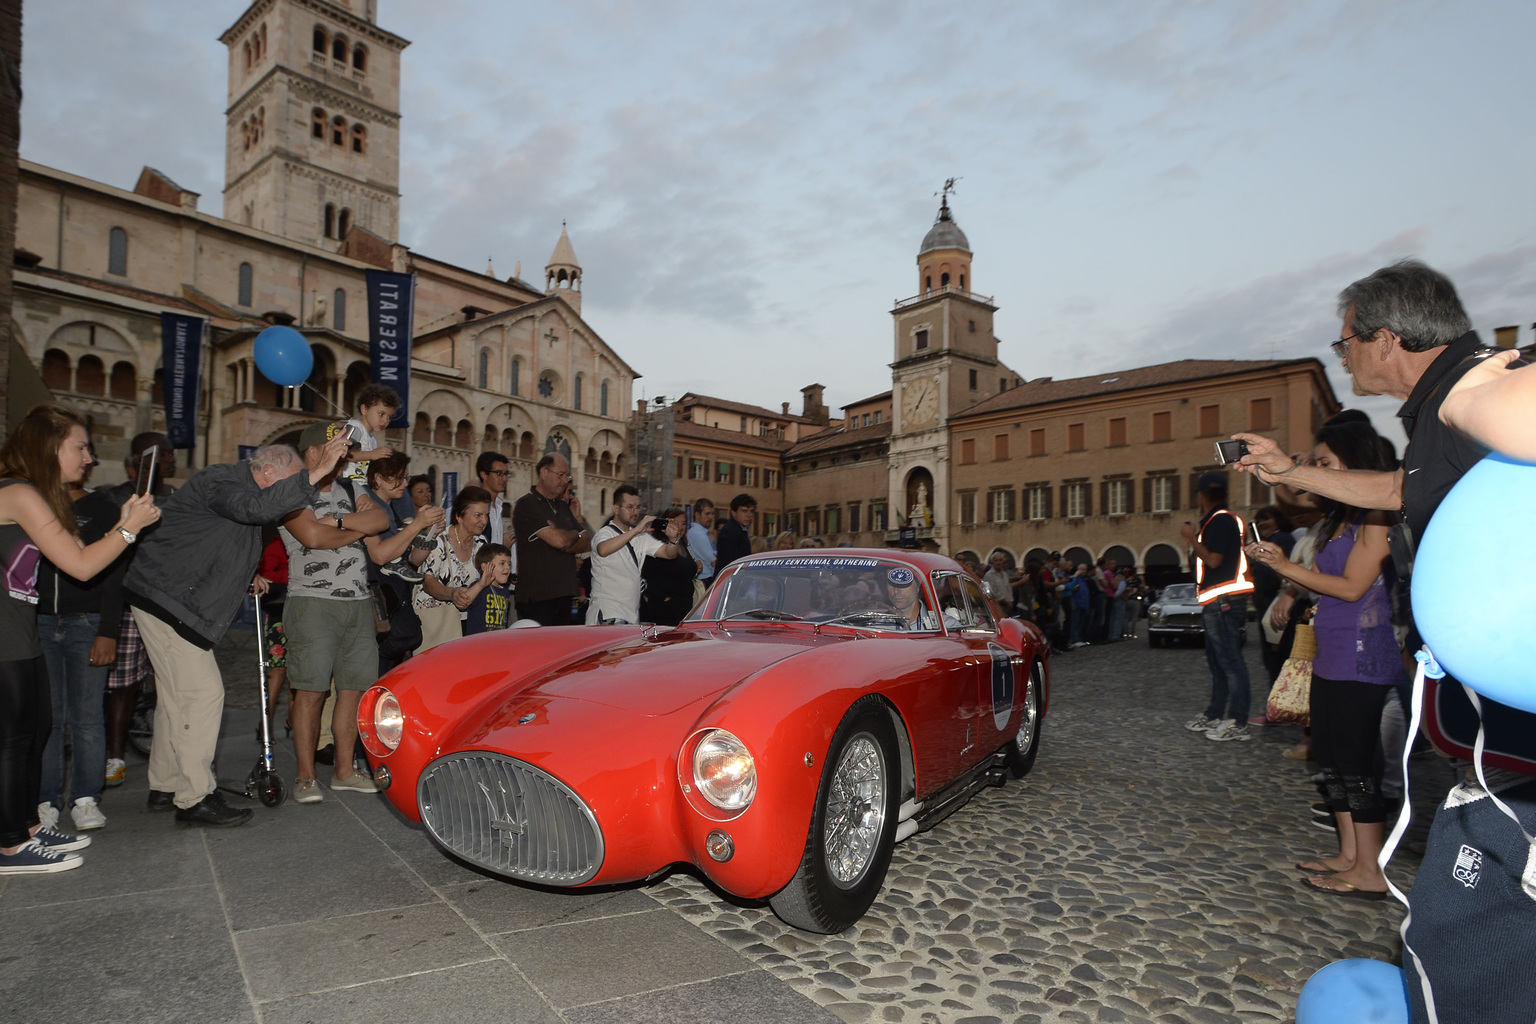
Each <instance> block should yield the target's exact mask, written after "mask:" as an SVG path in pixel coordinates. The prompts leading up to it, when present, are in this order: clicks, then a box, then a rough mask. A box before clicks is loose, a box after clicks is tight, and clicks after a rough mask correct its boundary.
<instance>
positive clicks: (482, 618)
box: [464, 544, 512, 636]
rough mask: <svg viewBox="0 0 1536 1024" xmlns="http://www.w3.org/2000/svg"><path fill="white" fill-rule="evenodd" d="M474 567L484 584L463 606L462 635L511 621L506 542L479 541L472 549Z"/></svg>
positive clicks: (501, 627) (509, 566)
mask: <svg viewBox="0 0 1536 1024" xmlns="http://www.w3.org/2000/svg"><path fill="white" fill-rule="evenodd" d="M475 568H476V569H479V570H480V582H481V584H482V586H483V587H484V589H483V590H481V591H480V593H479V595H478V596H477V597H476V598H475V599H474V600H473V601H472V602H470V605H469V607H468V608H467V609H465V612H464V614H465V616H466V618H465V619H464V635H465V636H471V635H473V634H475V633H488V632H490V631H491V630H493V629H506V628H507V627H508V626H510V625H511V624H512V588H511V587H509V586H507V581H508V580H509V579H511V578H512V552H511V551H510V550H509V549H508V548H507V546H506V545H505V544H482V545H480V550H479V551H476V552H475Z"/></svg>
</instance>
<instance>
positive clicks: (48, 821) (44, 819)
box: [37, 804, 59, 828]
mask: <svg viewBox="0 0 1536 1024" xmlns="http://www.w3.org/2000/svg"><path fill="white" fill-rule="evenodd" d="M37 821H38V824H40V825H42V826H43V828H57V827H58V824H59V809H58V808H57V807H55V806H53V804H38V805H37Z"/></svg>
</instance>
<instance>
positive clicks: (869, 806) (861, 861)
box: [822, 733, 888, 888]
mask: <svg viewBox="0 0 1536 1024" xmlns="http://www.w3.org/2000/svg"><path fill="white" fill-rule="evenodd" d="M887 783H888V778H887V772H886V766H885V759H884V758H883V757H882V756H881V754H880V748H879V747H878V746H877V745H876V744H875V741H874V738H873V737H871V736H870V735H869V734H867V733H860V734H859V735H857V736H855V737H853V739H852V740H850V741H849V742H848V745H847V746H846V747H844V748H843V753H842V756H841V757H839V758H838V761H837V767H836V768H835V769H834V770H833V775H832V785H831V787H830V790H829V792H828V793H827V822H826V834H825V837H824V839H823V841H822V846H823V848H824V849H825V851H826V860H827V874H829V875H831V876H832V880H833V881H834V882H836V883H837V884H838V885H839V886H842V887H844V888H847V887H848V886H851V885H855V884H857V883H858V881H859V879H860V878H862V877H863V875H864V872H865V871H866V870H868V868H869V865H870V862H871V861H873V860H874V856H875V850H876V849H877V847H878V844H879V840H880V834H881V832H882V831H883V830H884V827H885V804H886V785H887Z"/></svg>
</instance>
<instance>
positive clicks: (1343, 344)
mask: <svg viewBox="0 0 1536 1024" xmlns="http://www.w3.org/2000/svg"><path fill="white" fill-rule="evenodd" d="M1372 333H1375V332H1374V331H1373V332H1372ZM1368 337H1370V335H1368V334H1359V333H1355V334H1351V335H1350V336H1349V337H1347V338H1340V339H1339V340H1338V341H1335V342H1333V343H1332V344H1331V345H1329V346H1328V347H1329V348H1331V349H1333V354H1334V355H1336V356H1338V357H1339V358H1340V359H1348V358H1349V343H1350V342H1352V341H1354V340H1355V339H1356V338H1368Z"/></svg>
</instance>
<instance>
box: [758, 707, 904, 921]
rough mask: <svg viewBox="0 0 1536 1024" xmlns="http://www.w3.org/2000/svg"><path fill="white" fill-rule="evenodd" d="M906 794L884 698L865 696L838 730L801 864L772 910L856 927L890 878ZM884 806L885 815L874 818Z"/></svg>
mask: <svg viewBox="0 0 1536 1024" xmlns="http://www.w3.org/2000/svg"><path fill="white" fill-rule="evenodd" d="M900 797H901V764H900V762H899V761H898V760H897V752H896V729H895V727H894V726H893V725H892V724H891V718H890V715H889V714H888V713H887V712H886V710H885V706H884V705H883V704H882V703H881V702H880V700H879V698H877V697H864V698H862V699H860V700H858V701H856V702H855V703H854V705H853V707H851V708H849V709H848V713H847V714H846V715H844V716H843V721H842V723H841V724H840V725H838V727H837V732H836V733H835V734H834V735H833V737H832V745H831V746H830V747H829V748H828V749H827V759H826V762H825V763H824V765H823V767H822V770H821V785H820V786H819V787H817V790H816V806H815V807H814V809H813V810H812V812H811V827H810V834H809V835H808V836H807V837H806V840H805V854H804V855H803V856H802V857H801V859H800V869H799V870H798V871H796V872H795V877H794V878H791V879H790V880H789V884H788V885H786V886H785V887H784V888H783V889H781V890H779V892H778V893H776V894H775V895H774V896H772V897H771V898H770V899H769V900H768V903H769V905H770V906H772V907H773V912H774V913H775V914H778V915H779V917H781V918H783V920H784V921H785V923H787V924H789V925H792V926H794V927H796V928H801V929H804V930H805V931H808V932H819V933H821V934H824V935H831V934H834V933H836V932H841V931H844V930H846V929H848V928H850V927H852V926H853V924H854V923H855V922H856V921H858V919H859V918H861V917H863V916H864V913H865V911H867V910H869V905H870V904H871V903H873V902H874V901H875V896H876V895H878V894H879V892H880V887H881V886H882V885H884V884H885V873H886V871H887V869H889V868H890V866H891V851H892V850H893V849H895V846H896V814H897V811H898V810H899V808H900V806H901V799H900ZM850 812H852V813H853V814H854V815H856V816H855V817H850ZM877 812H878V815H879V817H878V820H871V819H872V818H873V816H874V815H875V814H876V813H877ZM845 822H847V824H846V825H845V824H844V823H845ZM829 839H830V840H832V842H833V844H834V846H833V849H832V851H831V852H830V853H829V851H828V840H829Z"/></svg>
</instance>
